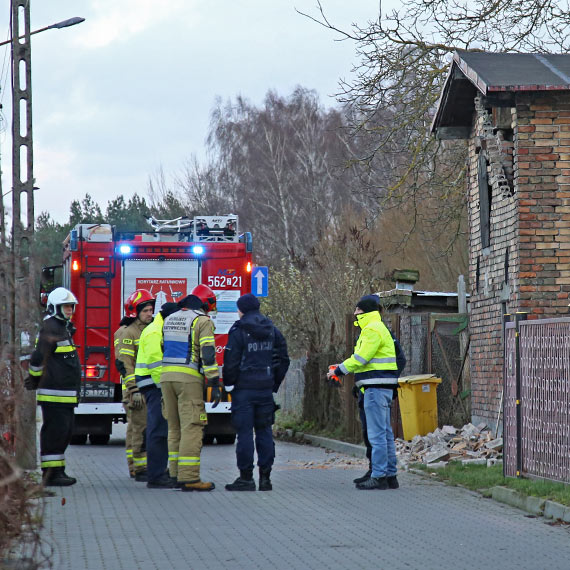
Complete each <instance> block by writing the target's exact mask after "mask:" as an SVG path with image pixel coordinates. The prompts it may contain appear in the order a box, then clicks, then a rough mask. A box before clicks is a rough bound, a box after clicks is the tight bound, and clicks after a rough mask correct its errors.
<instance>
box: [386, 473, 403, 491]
mask: <svg viewBox="0 0 570 570" xmlns="http://www.w3.org/2000/svg"><path fill="white" fill-rule="evenodd" d="M386 481H387V482H388V489H399V488H400V484H399V483H398V478H397V477H396V475H391V476H390V477H386Z"/></svg>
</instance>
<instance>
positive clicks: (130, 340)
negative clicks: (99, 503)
mask: <svg viewBox="0 0 570 570" xmlns="http://www.w3.org/2000/svg"><path fill="white" fill-rule="evenodd" d="M154 304H155V298H154V297H153V295H152V293H150V292H149V291H147V290H146V289H137V290H136V291H135V292H134V293H131V295H129V297H128V299H127V300H126V302H125V317H128V318H129V319H132V322H130V323H129V324H128V325H127V327H126V328H125V329H124V331H122V333H121V329H119V330H118V331H117V333H116V334H118V335H120V340H119V343H118V345H117V346H118V351H117V352H118V354H117V361H116V364H117V368H119V371H120V373H121V376H122V381H123V403H125V407H126V408H127V409H128V410H130V412H129V413H128V414H127V421H128V424H127V439H126V450H127V461H128V458H129V449H132V465H133V470H134V475H135V481H143V482H145V481H146V445H145V429H146V405H145V401H144V398H143V396H142V394H141V393H140V392H139V389H138V388H137V384H136V381H135V366H136V361H137V352H138V345H139V338H140V336H141V333H142V331H143V330H144V328H145V327H146V326H147V325H148V324H149V323H151V322H152V318H153V317H152V315H153V313H154ZM121 322H124V320H123V321H121ZM117 338H118V336H117Z"/></svg>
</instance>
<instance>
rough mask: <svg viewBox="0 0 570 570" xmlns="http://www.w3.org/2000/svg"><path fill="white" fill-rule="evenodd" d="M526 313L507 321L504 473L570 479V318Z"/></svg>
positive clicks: (561, 479)
mask: <svg viewBox="0 0 570 570" xmlns="http://www.w3.org/2000/svg"><path fill="white" fill-rule="evenodd" d="M521 318H522V317H520V316H518V315H517V318H516V319H515V321H514V322H508V323H506V324H505V370H504V407H503V414H504V416H503V417H504V425H503V437H504V471H505V475H506V476H510V477H516V476H518V475H530V476H535V477H541V478H545V479H551V480H554V481H563V482H566V483H569V482H570V318H561V319H541V320H533V321H524V320H520V319H521ZM517 332H518V334H517Z"/></svg>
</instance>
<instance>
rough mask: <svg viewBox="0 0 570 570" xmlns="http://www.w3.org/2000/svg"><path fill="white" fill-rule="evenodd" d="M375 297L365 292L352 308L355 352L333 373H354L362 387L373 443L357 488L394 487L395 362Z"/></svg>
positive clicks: (390, 337) (396, 382) (396, 380)
mask: <svg viewBox="0 0 570 570" xmlns="http://www.w3.org/2000/svg"><path fill="white" fill-rule="evenodd" d="M378 310H379V305H378V297H377V296H376V295H365V296H364V297H362V298H361V299H360V300H359V301H358V303H357V305H356V309H355V311H354V315H355V317H356V322H355V325H356V326H358V327H360V329H361V332H360V337H359V338H358V342H357V343H356V347H355V349H354V353H353V354H352V355H351V356H350V357H349V358H347V359H346V360H345V361H344V362H342V363H341V364H339V365H338V366H337V367H336V369H335V370H333V371H330V372H329V373H328V376H332V375H333V374H336V375H337V376H338V375H343V374H349V373H354V382H355V384H356V386H357V388H359V389H361V388H364V411H365V414H366V424H367V432H368V440H369V441H370V444H371V445H372V474H371V477H370V479H367V480H366V481H364V482H362V483H358V484H357V485H356V487H357V488H358V489H364V490H366V489H397V488H398V486H399V485H398V479H397V478H396V447H395V445H394V434H393V432H392V426H391V424H390V415H391V414H390V409H391V404H392V397H393V394H394V389H395V388H397V387H398V375H399V373H398V365H397V362H396V349H395V346H394V340H393V339H392V335H391V334H390V331H389V330H388V328H387V327H386V325H385V324H384V323H383V322H382V318H381V317H380V313H379V312H378Z"/></svg>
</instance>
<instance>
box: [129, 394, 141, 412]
mask: <svg viewBox="0 0 570 570" xmlns="http://www.w3.org/2000/svg"><path fill="white" fill-rule="evenodd" d="M130 396H131V408H132V409H133V410H142V408H143V403H144V400H143V396H142V394H141V393H140V392H131V395H130Z"/></svg>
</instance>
